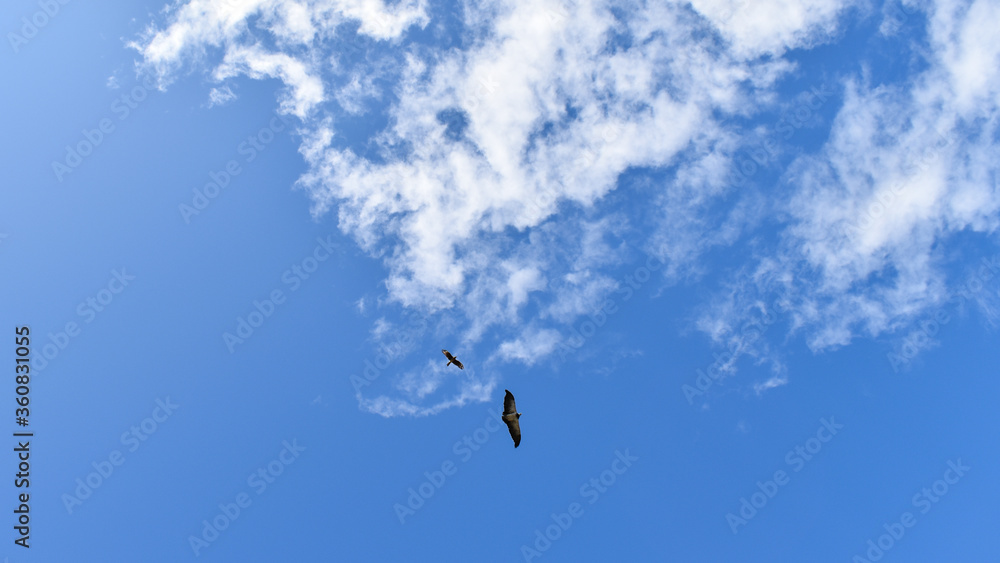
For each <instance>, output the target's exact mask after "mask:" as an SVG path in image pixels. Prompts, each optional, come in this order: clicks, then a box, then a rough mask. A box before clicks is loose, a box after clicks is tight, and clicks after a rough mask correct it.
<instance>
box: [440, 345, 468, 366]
mask: <svg viewBox="0 0 1000 563" xmlns="http://www.w3.org/2000/svg"><path fill="white" fill-rule="evenodd" d="M441 353H442V354H444V357H446V358H448V365H446V366H444V367H448V366H450V365H451V364H455V365H456V366H458V369H465V366H463V365H462V362H460V361H458V358H456V357H455V356H452V355H451V352H449V351H447V350H444V349H442V350H441Z"/></svg>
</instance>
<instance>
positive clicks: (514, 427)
mask: <svg viewBox="0 0 1000 563" xmlns="http://www.w3.org/2000/svg"><path fill="white" fill-rule="evenodd" d="M505 422H506V423H507V430H510V437H511V438H513V439H514V447H515V448H516V447H518V446H519V445H521V423H520V422H518V420H517V416H514V420H513V421H511V420H506V421H505Z"/></svg>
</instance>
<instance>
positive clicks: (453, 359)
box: [451, 358, 465, 369]
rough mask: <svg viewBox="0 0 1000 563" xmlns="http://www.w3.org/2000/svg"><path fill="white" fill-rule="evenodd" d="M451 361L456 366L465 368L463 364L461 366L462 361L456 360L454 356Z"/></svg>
mask: <svg viewBox="0 0 1000 563" xmlns="http://www.w3.org/2000/svg"><path fill="white" fill-rule="evenodd" d="M451 363H453V364H455V365H456V366H458V369H465V366H463V365H462V362H460V361H458V360H457V359H455V358H452V359H451Z"/></svg>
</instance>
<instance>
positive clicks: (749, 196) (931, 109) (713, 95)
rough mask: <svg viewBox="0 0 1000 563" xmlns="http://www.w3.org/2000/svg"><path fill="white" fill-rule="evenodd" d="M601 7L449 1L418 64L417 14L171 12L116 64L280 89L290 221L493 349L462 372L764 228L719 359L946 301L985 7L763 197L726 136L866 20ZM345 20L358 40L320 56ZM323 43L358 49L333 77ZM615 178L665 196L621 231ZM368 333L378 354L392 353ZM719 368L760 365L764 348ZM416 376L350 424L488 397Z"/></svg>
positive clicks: (983, 182) (987, 159) (933, 36)
mask: <svg viewBox="0 0 1000 563" xmlns="http://www.w3.org/2000/svg"><path fill="white" fill-rule="evenodd" d="M613 5H614V6H615V7H617V8H620V9H618V10H615V11H612V10H610V9H609V7H610V6H612V4H611V3H609V2H602V1H597V0H595V1H588V2H583V1H581V2H571V3H568V4H563V3H561V2H557V1H555V0H542V1H540V2H535V3H531V4H527V3H523V2H513V1H506V0H488V1H483V2H468V3H465V4H464V5H463V6H464V10H463V14H462V17H463V19H464V25H465V27H466V28H465V30H463V32H464V34H463V36H462V42H463V44H464V45H465V46H466V48H465V49H464V50H458V49H442V50H434V49H432V48H430V47H428V46H427V45H426V44H424V43H420V42H411V41H408V35H407V30H408V29H410V28H411V27H412V26H418V27H424V26H427V25H429V24H431V23H432V21H433V20H434V18H435V14H434V13H433V11H432V9H431V7H430V5H429V4H427V3H425V2H421V1H413V0H401V1H399V2H391V3H387V2H383V1H381V0H366V1H363V2H350V1H347V0H330V1H328V2H319V1H312V0H309V1H306V0H300V1H296V2H277V1H272V0H257V1H250V0H247V1H243V2H238V1H235V0H234V1H230V2H213V1H209V0H192V1H190V2H188V3H186V4H180V5H176V6H173V7H172V8H171V9H170V10H169V11H168V12H167V15H166V18H167V23H166V25H165V27H164V28H163V29H158V28H156V27H151V28H150V29H149V30H148V32H147V33H146V34H145V35H144V37H143V38H141V40H139V41H137V42H135V44H134V47H135V48H136V49H137V50H139V52H140V53H141V55H142V57H143V64H144V65H145V67H146V68H148V69H151V70H152V71H154V72H156V73H157V74H158V76H159V77H160V79H161V83H162V84H168V83H169V82H170V80H172V79H173V78H174V76H176V74H177V71H178V70H180V69H181V68H182V67H185V66H188V65H192V64H194V65H205V66H206V67H207V70H208V71H209V72H210V73H211V76H212V77H213V79H214V80H216V81H218V82H219V83H220V84H223V83H225V84H229V83H231V81H233V80H237V79H238V78H239V77H241V76H247V77H250V78H254V79H263V78H273V79H276V80H278V81H280V83H281V84H283V86H284V90H283V93H282V94H281V98H280V105H281V111H282V112H285V113H290V114H294V115H296V116H297V117H299V119H300V120H301V121H302V124H303V127H302V128H301V132H302V145H301V147H300V152H301V153H302V156H303V158H304V160H305V162H306V165H307V171H306V172H305V173H304V174H303V175H302V177H301V179H300V182H299V186H300V187H301V188H302V189H304V190H306V191H307V192H308V193H309V195H310V197H311V198H312V201H313V212H314V213H315V214H316V215H317V216H320V215H323V214H325V213H328V212H331V211H332V210H336V213H337V218H338V221H339V225H340V228H341V229H342V230H343V231H344V232H345V233H347V234H349V235H350V236H352V237H353V238H354V240H355V241H356V242H357V243H358V244H359V246H361V247H362V248H363V249H364V250H365V251H367V252H369V253H370V254H371V255H372V256H374V257H378V258H381V259H382V260H383V262H384V264H385V267H386V268H387V271H388V274H387V279H386V288H387V291H388V295H387V300H386V303H387V304H400V305H402V306H403V307H405V308H407V309H408V310H416V311H419V312H420V314H421V315H425V316H435V317H434V318H435V319H436V320H440V321H441V327H445V328H440V329H439V330H448V331H458V332H461V334H462V338H461V344H462V345H463V346H466V347H471V346H473V345H475V344H476V343H478V342H480V341H481V340H483V339H484V338H485V337H486V335H487V334H494V333H492V332H490V331H492V330H501V329H502V332H500V333H498V334H499V336H498V337H497V338H496V341H500V342H501V344H499V346H498V347H497V348H496V350H495V351H494V352H493V353H490V354H485V355H483V356H485V357H490V358H496V359H497V360H498V361H501V360H502V361H518V362H523V363H526V364H531V363H532V362H536V361H538V359H539V358H540V357H544V356H545V355H547V354H551V353H552V351H553V350H555V349H556V348H557V347H558V344H559V341H558V338H559V336H558V335H559V334H560V329H562V328H565V327H566V325H568V324H570V323H572V322H573V321H574V320H576V319H577V318H579V317H580V316H581V315H587V314H591V313H592V312H593V311H594V310H595V308H596V307H598V306H600V304H601V303H602V302H603V299H604V298H605V297H606V296H607V295H609V294H610V293H611V292H613V291H614V290H615V289H616V288H617V282H616V281H615V280H616V279H617V276H616V275H614V274H613V271H614V269H615V268H617V267H619V266H622V265H625V264H628V263H630V262H629V261H630V260H635V259H636V257H637V255H639V254H641V253H653V254H655V255H656V256H657V257H659V258H661V259H663V260H664V261H665V262H666V263H667V268H665V272H666V273H665V275H666V276H667V277H668V279H670V280H671V281H678V280H681V281H691V280H696V279H699V277H700V276H701V275H702V274H703V273H704V272H705V270H706V268H707V266H706V264H705V263H704V260H703V259H702V258H703V256H704V255H705V253H707V252H710V251H711V250H712V249H714V248H726V247H731V246H732V245H734V244H737V243H738V242H739V241H741V240H743V239H745V237H746V236H747V234H748V233H753V232H754V231H755V230H756V229H757V228H758V227H759V225H760V224H761V223H762V221H764V220H765V219H766V218H768V217H769V216H772V215H773V214H774V213H775V212H777V213H780V218H781V219H780V221H781V223H782V224H781V225H780V227H779V229H780V231H779V233H778V239H779V241H780V242H779V243H778V246H777V247H774V246H767V245H763V244H760V245H756V246H754V252H753V253H752V256H751V257H750V259H749V260H750V265H747V266H746V267H745V268H744V271H745V275H746V276H747V279H746V280H745V283H743V287H744V288H745V291H743V290H741V292H739V293H738V294H736V295H735V296H733V295H729V296H726V297H725V298H724V299H722V301H723V302H731V303H730V304H729V305H726V306H721V307H708V308H706V309H705V310H704V311H703V312H702V315H701V317H700V318H699V320H698V326H700V327H701V328H702V329H703V330H705V331H706V332H708V333H709V334H710V335H711V336H712V337H713V338H715V339H716V340H717V341H718V342H719V343H720V344H723V345H728V344H730V343H731V342H732V339H733V338H735V337H736V336H735V335H739V334H741V333H740V332H739V330H740V329H739V328H738V327H739V326H740V325H741V324H742V323H743V322H744V321H745V320H746V319H747V318H749V317H748V315H752V314H757V313H756V312H754V311H759V310H760V309H759V308H757V309H754V307H755V306H756V304H757V303H764V304H765V306H766V307H770V306H772V302H773V301H774V298H775V296H777V295H780V296H781V297H782V299H786V300H788V301H789V302H791V303H792V306H793V307H792V309H791V310H789V311H788V312H786V313H784V315H783V317H782V318H783V319H785V321H786V325H785V326H787V327H788V328H790V329H791V330H792V331H793V333H803V334H805V335H806V338H807V340H808V342H809V344H810V345H811V346H812V347H813V348H814V349H816V350H822V349H826V348H829V347H832V346H838V345H844V344H846V343H848V342H849V341H850V340H851V339H852V338H855V337H856V336H857V335H858V334H859V333H865V334H869V335H875V334H879V333H880V332H883V331H887V330H893V329H894V328H895V327H897V326H898V325H899V323H900V322H901V320H900V319H901V318H907V317H912V315H916V314H918V313H919V311H921V310H923V309H924V308H926V307H928V306H931V305H933V304H935V303H940V302H941V301H942V300H943V299H944V298H945V297H946V294H947V291H946V289H945V280H944V277H943V274H942V273H941V270H940V267H939V265H938V261H939V257H938V256H937V255H936V254H935V251H934V248H935V245H936V243H937V242H939V241H940V240H942V238H943V237H947V236H948V235H949V234H951V233H955V232H958V231H961V230H963V229H970V230H973V231H978V232H984V233H992V232H995V230H996V228H997V226H998V213H997V211H998V205H1000V197H998V194H997V190H996V186H995V183H993V182H990V181H988V180H989V179H990V178H991V177H992V176H991V175H992V174H995V170H994V169H993V168H991V166H993V165H991V164H989V163H995V162H997V161H998V159H997V156H998V155H997V154H996V153H997V151H996V144H995V143H994V141H993V139H994V138H995V136H996V115H997V112H996V109H997V108H996V105H997V99H998V92H1000V83H998V78H997V73H995V72H994V70H995V69H996V68H997V67H998V66H1000V65H998V64H997V63H998V62H1000V61H998V53H1000V39H998V38H997V34H995V33H994V32H992V30H991V29H990V27H989V23H990V22H994V21H996V20H997V19H998V18H997V17H996V16H997V15H998V13H997V11H998V10H1000V8H998V7H997V5H996V3H995V2H990V1H988V0H977V1H975V2H973V3H971V4H968V3H967V2H952V1H950V0H947V1H942V2H939V3H937V4H933V5H932V8H931V9H930V11H929V14H930V19H929V20H928V37H929V41H930V48H929V50H928V51H927V53H926V56H927V59H928V60H927V63H928V66H927V68H925V69H924V70H921V71H920V73H919V74H918V75H916V76H915V77H913V78H912V79H911V80H908V81H907V82H906V83H901V84H877V83H871V80H870V79H869V78H868V76H869V75H868V73H867V71H866V70H865V69H864V68H863V67H859V68H858V69H857V72H856V74H857V76H855V77H852V78H850V79H849V80H848V81H847V83H846V85H845V86H844V88H845V89H844V101H843V106H842V107H841V108H840V110H839V111H838V113H837V116H836V119H835V121H834V123H833V129H832V131H831V133H830V137H829V140H828V141H827V142H826V144H825V145H824V146H823V148H822V149H821V150H819V151H818V152H813V153H806V154H803V155H802V156H800V157H799V158H798V159H797V160H796V161H795V163H794V165H793V166H792V167H791V169H790V170H789V171H788V173H787V174H786V175H785V177H784V179H783V183H782V186H781V187H780V188H775V189H779V190H781V191H780V193H777V194H775V193H766V194H765V193H763V192H761V191H759V189H755V188H752V187H751V188H745V187H742V188H736V187H735V186H733V185H732V182H731V177H730V174H729V171H730V170H731V167H732V156H733V155H734V154H735V153H736V151H737V150H738V149H740V148H741V146H742V145H743V144H744V143H745V142H746V134H745V132H744V131H743V129H742V128H741V127H738V126H736V125H734V123H735V121H734V120H733V119H732V118H734V117H737V118H740V119H742V118H752V117H754V116H755V115H757V114H758V113H759V112H760V111H762V110H765V109H773V107H774V106H775V104H776V100H777V97H778V94H777V89H776V85H777V83H778V81H779V80H780V79H782V78H783V77H785V76H787V75H788V74H789V73H790V72H793V71H795V70H796V64H795V63H793V62H791V61H790V59H788V58H786V57H787V55H788V52H789V51H790V50H794V49H800V50H804V49H809V48H812V47H813V46H816V45H819V44H823V43H827V42H830V41H833V40H835V39H836V37H837V35H838V34H839V33H840V32H841V29H843V27H844V20H845V18H846V17H847V14H849V13H851V12H852V10H863V9H865V5H864V4H863V3H857V2H851V1H847V2H835V1H830V0H801V1H793V0H770V1H762V2H747V1H745V0H694V1H693V2H692V3H690V4H688V3H666V2H661V3H656V2H651V3H642V2H618V3H614V4H613ZM883 17H888V16H886V15H883ZM909 17H910V18H911V19H910V20H909V21H910V23H915V22H918V21H922V20H921V18H920V17H918V15H917V14H916V13H914V14H913V15H910V16H909ZM345 22H355V23H356V24H357V33H358V34H359V36H360V37H361V39H357V38H353V37H337V35H336V34H337V33H340V32H343V30H344V26H342V25H341V24H343V23H345ZM434 26H438V24H437V23H434ZM883 27H884V28H885V30H884V31H883V34H884V36H885V37H888V36H890V35H891V34H890V33H889V32H888V31H886V30H888V29H889V28H888V27H886V26H883ZM434 29H438V27H434ZM349 33H350V32H349ZM338 41H349V42H353V44H355V45H357V44H360V43H363V44H364V49H365V50H364V51H363V52H362V53H361V56H360V57H354V58H352V57H348V56H345V55H344V53H341V52H336V45H338V43H337V42H338ZM359 42H360V43H359ZM220 53H221V55H220ZM351 61H354V62H351ZM381 84H390V85H391V86H389V87H384V86H382V85H381ZM225 88H227V86H219V87H217V88H216V89H214V90H213V91H212V92H213V94H210V97H213V96H214V97H213V98H212V99H215V98H218V99H219V100H222V99H224V98H226V94H225V93H226V91H227V90H225ZM382 88H385V90H384V91H383V90H382ZM390 88H391V95H389V93H390ZM229 92H231V91H229ZM376 101H380V102H382V103H379V104H375V103H373V102H376ZM386 104H388V105H386ZM369 111H377V112H382V113H383V117H384V118H385V123H386V125H385V126H384V127H383V128H382V129H380V130H377V131H362V132H355V131H340V130H339V129H338V128H337V123H338V120H340V119H342V118H344V117H345V115H360V114H364V113H366V112H369ZM373 123H375V121H373ZM754 134H757V132H756V131H755V132H754ZM943 141H947V142H943ZM913 162H918V164H917V167H916V168H914V167H913V166H912V163H913ZM636 168H644V169H652V170H667V169H669V170H670V171H671V172H670V174H668V175H667V176H666V177H665V179H664V180H663V182H662V185H659V186H657V185H654V183H653V181H652V180H649V179H646V180H637V182H640V183H637V185H635V186H631V187H632V188H634V189H635V190H642V192H641V193H642V194H643V195H642V196H638V195H636V196H633V197H636V198H638V197H642V198H645V199H644V200H643V201H642V202H641V205H640V206H638V212H637V214H631V213H626V212H622V211H620V210H618V209H616V207H615V206H616V205H617V203H616V201H618V200H616V199H615V195H616V194H617V193H618V192H621V191H622V186H621V185H620V182H621V181H622V178H623V176H622V175H623V173H624V172H626V171H629V170H633V169H636ZM641 182H645V183H641ZM636 193H639V192H638V191H637V192H636ZM879 204H882V205H883V206H884V207H885V209H884V210H883V211H882V212H881V213H880V214H879V216H878V217H874V218H873V219H872V220H870V221H866V222H864V223H863V225H862V226H860V227H859V226H858V225H859V224H860V223H859V222H860V221H861V220H862V219H864V218H865V217H866V214H867V213H868V212H869V211H872V210H875V209H877V206H878V205H879ZM640 215H641V216H640ZM626 216H627V217H628V218H629V219H630V220H632V221H633V222H634V223H635V224H629V221H626V220H624V217H626ZM636 240H639V241H642V242H641V243H640V244H635V242H634V241H636ZM754 263H756V265H754ZM741 283H742V282H741ZM364 304H365V302H364V301H361V302H359V310H360V311H362V312H363V311H364V310H365V305H364ZM381 322H382V321H381V320H380V321H376V326H375V328H374V332H373V334H374V335H375V338H376V340H377V341H381V340H383V339H385V338H389V336H391V334H393V330H395V329H394V327H392V326H391V324H388V322H387V321H385V322H386V323H387V324H379V323H381ZM376 333H377V334H376ZM769 334H770V333H769ZM491 338H492V336H491ZM742 338H743V341H744V342H745V340H746V339H745V337H742ZM740 353H741V354H751V355H753V356H754V357H756V358H757V361H758V362H763V361H771V362H776V361H777V360H776V359H775V358H773V357H771V354H770V352H769V348H768V345H767V343H766V341H765V340H759V341H756V344H754V345H753V346H750V347H746V348H745V349H743V350H742V351H741V352H740ZM737 355H739V354H737ZM441 373H445V374H446V372H440V373H439V372H438V371H437V370H436V369H432V370H430V371H426V372H425V371H419V372H414V373H412V374H410V375H403V376H399V377H398V378H395V379H392V378H389V379H392V381H393V383H392V384H387V385H384V386H383V387H382V390H381V391H379V393H382V394H379V395H376V396H375V398H374V399H370V398H366V397H364V396H362V397H359V401H360V402H361V404H362V407H363V408H365V409H368V410H371V411H372V412H378V413H380V414H384V415H387V416H388V415H396V414H415V415H416V414H428V413H431V412H437V410H440V409H441V408H447V406H450V405H458V404H464V402H466V401H470V400H482V399H484V398H485V397H486V396H488V394H489V392H490V391H491V390H492V389H493V386H494V383H495V380H494V378H493V376H489V375H486V370H479V371H477V373H475V374H473V373H466V374H464V375H465V376H467V379H466V380H463V382H461V383H459V382H455V381H451V380H449V379H441V377H442V376H441V375H440V374H441ZM452 375H453V374H446V376H447V377H451V376H452ZM785 381H786V379H781V378H772V379H771V380H768V381H767V382H765V383H763V384H760V385H763V386H764V387H762V388H764V389H766V388H770V387H773V386H775V385H778V384H783V383H784V382H785ZM449 393H450V394H449ZM442 395H444V398H441V397H442ZM427 405H430V406H427Z"/></svg>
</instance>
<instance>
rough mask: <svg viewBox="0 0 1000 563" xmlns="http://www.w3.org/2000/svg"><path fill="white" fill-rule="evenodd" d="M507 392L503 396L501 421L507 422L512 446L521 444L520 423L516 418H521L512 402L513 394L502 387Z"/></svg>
mask: <svg viewBox="0 0 1000 563" xmlns="http://www.w3.org/2000/svg"><path fill="white" fill-rule="evenodd" d="M504 391H505V392H506V393H507V394H506V395H504V397H503V421H504V422H505V423H507V430H510V437H511V438H513V439H514V447H515V448H516V447H517V446H519V445H520V444H521V423H520V422H518V421H517V419H519V418H521V413H519V412H517V406H516V405H515V404H514V395H511V393H510V391H507V390H506V389H504Z"/></svg>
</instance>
